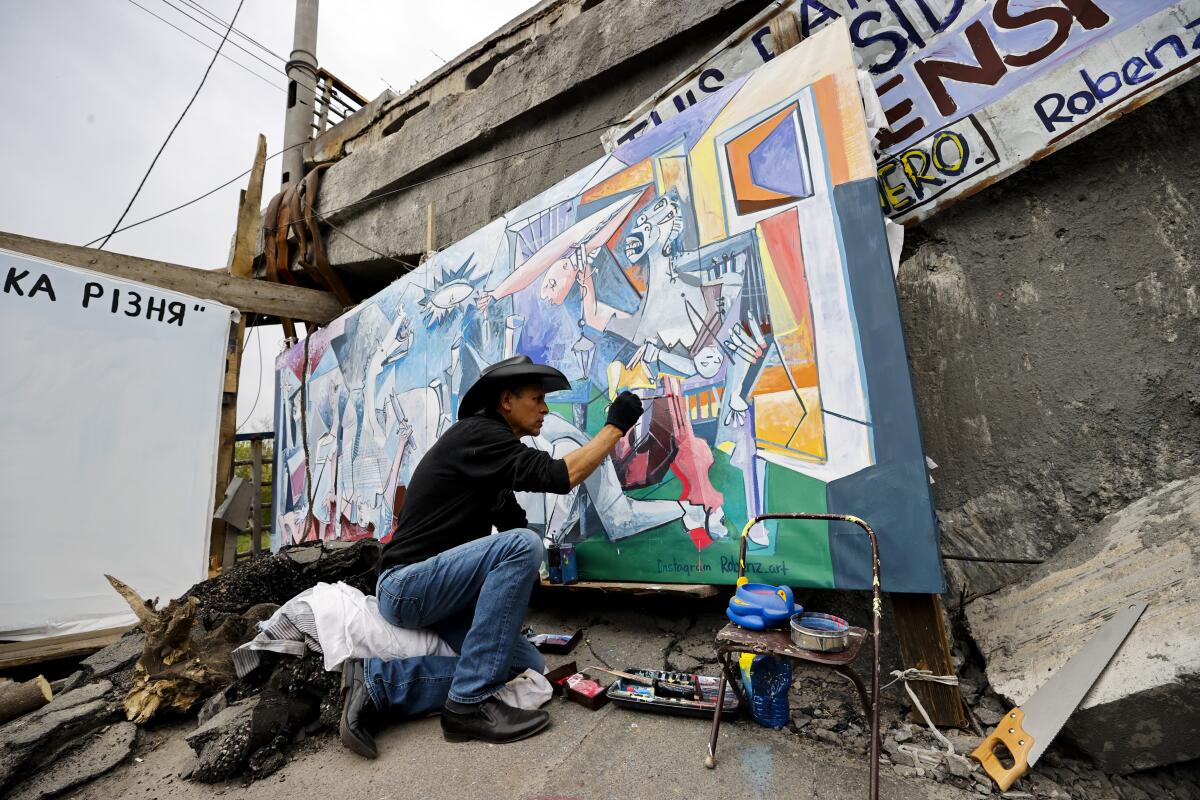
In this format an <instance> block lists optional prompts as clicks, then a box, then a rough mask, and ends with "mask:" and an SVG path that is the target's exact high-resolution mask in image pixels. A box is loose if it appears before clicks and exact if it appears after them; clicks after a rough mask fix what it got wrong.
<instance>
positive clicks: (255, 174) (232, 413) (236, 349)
mask: <svg viewBox="0 0 1200 800" xmlns="http://www.w3.org/2000/svg"><path fill="white" fill-rule="evenodd" d="M266 162H267V138H266V137H265V136H263V135H262V134H261V133H260V134H259V135H258V142H257V146H256V147H255V151H254V163H253V164H252V165H251V167H250V181H249V183H248V184H247V185H246V188H245V190H244V191H243V192H242V193H241V196H240V197H239V200H238V213H237V228H236V229H235V231H234V236H233V252H232V253H230V255H229V273H230V276H231V277H235V278H241V279H249V277H250V274H251V271H252V269H253V265H254V248H255V244H256V238H255V237H256V236H257V235H258V229H259V226H260V225H261V224H262V211H261V209H260V208H259V207H260V206H261V205H262V184H263V173H264V171H265V168H266ZM231 327H232V330H231V331H230V335H229V347H228V350H227V351H226V353H225V394H224V396H223V398H222V403H221V432H220V439H219V441H218V445H217V447H218V450H217V487H216V497H215V498H214V500H213V507H214V508H216V507H217V506H218V505H220V503H221V500H222V499H223V498H224V496H225V490H226V489H227V488H228V487H229V482H230V481H231V480H233V458H234V453H233V450H234V441H235V438H236V436H237V392H238V379H239V376H240V375H241V370H242V342H243V341H244V340H245V333H246V317H245V315H242V316H241V317H239V318H238V321H237V322H236V323H235V324H234V325H233V326H231ZM228 531H229V526H228V525H227V524H226V523H225V522H224V520H218V519H214V520H213V521H212V533H211V537H210V539H209V548H208V557H209V568H210V569H216V568H217V567H218V566H219V567H220V568H221V569H224V568H226V567H231V566H233V563H234V561H235V560H236V558H237V537H236V536H229V535H228Z"/></svg>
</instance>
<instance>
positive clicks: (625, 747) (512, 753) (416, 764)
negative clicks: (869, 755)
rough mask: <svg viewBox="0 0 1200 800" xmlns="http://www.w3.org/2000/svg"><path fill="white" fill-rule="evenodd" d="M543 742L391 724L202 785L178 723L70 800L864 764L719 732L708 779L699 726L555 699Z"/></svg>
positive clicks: (776, 779)
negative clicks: (370, 756) (251, 777)
mask: <svg viewBox="0 0 1200 800" xmlns="http://www.w3.org/2000/svg"><path fill="white" fill-rule="evenodd" d="M548 708H549V709H550V714H551V717H552V719H553V724H552V726H551V728H550V729H549V730H548V731H547V732H546V733H544V734H541V735H539V736H536V737H534V738H533V739H529V740H526V741H524V742H518V743H515V744H511V745H492V746H489V745H486V744H481V743H478V742H471V743H466V744H449V743H447V742H445V741H443V740H442V738H441V732H440V727H439V723H438V720H437V719H435V718H430V719H424V720H417V721H411V722H400V723H396V724H394V725H392V726H390V727H389V728H387V729H386V730H385V731H383V732H382V733H381V735H380V736H379V738H378V744H379V750H380V756H379V758H378V759H376V760H374V761H367V760H365V759H362V758H359V757H358V756H355V755H354V754H353V753H351V752H349V751H348V750H346V749H345V748H343V747H342V746H341V744H340V743H339V742H338V741H337V740H336V739H335V738H333V737H321V738H320V739H316V740H309V741H308V742H306V743H304V744H303V745H301V747H300V751H301V752H299V753H298V754H297V755H296V757H295V758H293V759H292V760H291V762H290V763H288V764H287V765H286V766H284V767H283V768H282V769H280V771H279V772H277V773H275V774H274V775H272V776H271V777H269V778H267V779H265V780H262V781H258V782H255V783H252V784H250V785H249V786H245V787H242V786H241V784H240V783H233V782H231V783H227V784H218V785H217V786H215V787H213V786H206V785H201V784H196V783H191V782H188V781H183V780H181V779H180V778H178V774H179V771H180V770H181V769H182V768H183V767H184V765H186V764H187V762H188V760H189V757H190V756H189V750H188V747H187V745H186V743H185V742H184V741H183V738H182V734H183V733H184V732H185V731H186V726H167V727H163V728H159V729H156V730H154V731H151V732H149V733H148V735H147V737H146V741H145V743H144V744H143V745H142V746H141V748H139V751H138V755H139V756H142V757H143V761H142V762H141V763H137V762H134V761H130V762H127V763H126V764H124V765H122V766H120V767H118V768H117V769H116V770H114V771H112V772H111V773H109V774H107V775H104V776H102V777H100V778H98V779H97V780H95V781H93V782H92V783H90V784H88V785H87V786H85V787H83V788H82V789H80V790H78V791H77V792H76V793H75V794H74V795H73V797H75V798H78V799H79V800H109V798H111V797H123V796H142V795H146V793H147V792H148V793H149V794H148V795H147V796H151V795H153V796H158V797H163V796H169V797H171V798H172V800H193V798H195V799H197V800H198V799H199V798H204V799H205V800H207V799H208V798H211V797H212V796H213V793H214V789H215V790H216V793H217V794H221V793H222V792H223V791H225V790H226V789H228V790H234V791H236V792H237V795H238V796H239V797H241V798H245V799H246V800H291V798H293V797H295V796H297V792H300V793H302V794H303V796H305V797H320V798H322V799H323V800H336V799H337V798H354V799H355V800H361V798H363V797H370V798H372V800H401V799H402V798H410V797H421V798H428V800H495V799H496V798H504V800H534V799H535V798H537V799H538V800H540V799H542V798H550V797H555V798H580V799H581V800H582V799H583V798H587V799H588V800H600V798H613V799H614V800H634V799H642V798H654V799H655V800H665V798H676V797H678V798H717V797H730V798H747V799H748V800H749V799H750V798H771V800H774V798H776V797H808V798H815V799H818V800H843V798H852V797H865V796H866V791H867V764H866V758H865V757H861V756H860V757H853V758H847V754H846V751H845V750H843V749H841V748H836V747H831V746H830V747H826V746H823V745H819V744H815V743H807V742H804V741H803V740H801V739H799V738H798V737H796V736H794V735H792V734H789V733H788V732H786V731H769V730H766V729H763V728H759V727H758V726H756V725H754V724H753V723H745V722H743V723H737V724H732V725H730V726H729V727H728V728H726V729H725V730H724V732H723V734H722V738H721V746H720V749H719V756H720V762H719V763H718V765H717V768H716V769H715V770H707V769H705V768H704V765H703V753H704V747H705V743H706V741H707V734H708V725H707V722H706V721H704V720H693V719H682V718H673V717H662V716H657V715H652V714H639V713H636V712H632V711H626V710H623V709H619V708H616V707H614V706H611V705H610V706H606V707H605V708H603V709H601V710H599V711H594V712H593V711H588V710H587V709H585V708H583V707H582V706H579V705H576V704H574V703H568V702H565V701H561V700H554V701H552V702H551V704H550V705H549V706H548ZM890 772H891V770H890V768H884V770H883V775H882V786H881V793H880V794H881V796H882V797H888V798H896V800H932V799H933V798H939V799H941V798H944V799H945V800H963V798H966V797H970V796H974V795H973V793H971V792H965V791H962V790H959V789H956V788H954V787H952V786H949V785H947V784H935V783H932V782H928V781H924V780H911V781H908V780H902V779H899V778H897V777H895V776H894V775H892V774H889V773H890Z"/></svg>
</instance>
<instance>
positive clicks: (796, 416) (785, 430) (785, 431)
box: [754, 387, 828, 463]
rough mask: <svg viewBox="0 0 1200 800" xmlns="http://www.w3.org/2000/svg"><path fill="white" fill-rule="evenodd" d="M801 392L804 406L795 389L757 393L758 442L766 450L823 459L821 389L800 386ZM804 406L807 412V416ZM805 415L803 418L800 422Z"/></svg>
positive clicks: (825, 454) (813, 460) (755, 399)
mask: <svg viewBox="0 0 1200 800" xmlns="http://www.w3.org/2000/svg"><path fill="white" fill-rule="evenodd" d="M799 394H800V398H803V400H804V405H803V406H801V404H800V400H799V399H798V398H797V397H796V392H793V391H791V390H788V391H783V392H770V393H768V394H760V395H755V397H754V429H755V433H756V435H757V438H758V446H759V448H761V449H762V450H764V451H767V452H771V453H776V454H779V455H785V456H789V457H791V458H799V459H802V460H806V461H812V462H814V463H824V462H825V461H826V460H827V459H828V454H827V453H826V451H825V426H824V424H823V422H822V416H821V395H820V392H818V391H817V389H816V388H815V387H811V388H807V389H800V390H799ZM805 408H807V410H808V415H807V416H804V410H805ZM802 416H803V417H804V421H803V422H801V423H800V424H799V425H797V424H796V423H797V421H798V420H800V418H801V417H802Z"/></svg>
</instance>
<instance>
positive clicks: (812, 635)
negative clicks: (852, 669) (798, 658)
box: [791, 611, 850, 653]
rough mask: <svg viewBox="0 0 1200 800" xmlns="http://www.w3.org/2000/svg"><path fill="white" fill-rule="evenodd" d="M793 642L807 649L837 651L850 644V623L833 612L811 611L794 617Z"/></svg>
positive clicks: (825, 651)
mask: <svg viewBox="0 0 1200 800" xmlns="http://www.w3.org/2000/svg"><path fill="white" fill-rule="evenodd" d="M791 628H792V643H793V644H795V645H796V646H797V647H802V648H804V649H805V650H817V651H819V652H822V653H836V652H838V651H839V650H845V649H846V648H847V647H848V646H849V645H850V623H848V622H846V620H844V619H842V618H841V617H835V616H833V615H832V614H820V613H817V612H815V611H809V612H806V613H804V614H797V615H796V616H794V617H792V621H791Z"/></svg>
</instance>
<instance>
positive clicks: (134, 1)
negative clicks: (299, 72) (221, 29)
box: [126, 0, 287, 93]
mask: <svg viewBox="0 0 1200 800" xmlns="http://www.w3.org/2000/svg"><path fill="white" fill-rule="evenodd" d="M126 2H128V3H129V4H131V5H134V6H137V7H138V8H140V9H141V10H142V11H145V12H146V13H147V14H149V15H150V16H152V17H154V18H155V19H157V20H158V21H159V22H161V23H163V24H164V25H169V26H170V27H172V28H174V29H175V30H177V31H179V32H180V33H182V34H183V35H184V36H186V37H188V38H189V39H191V40H192V41H193V42H195V43H197V44H198V45H200V46H201V47H205V48H207V49H209V50H212V51H213V52H217V49H216V48H215V47H213V46H212V45H211V44H209V43H208V42H206V41H204V40H203V39H199V38H197V37H195V36H193V35H192V34H190V33H188V32H187V31H185V30H184V29H183V28H181V27H179V26H178V25H176V24H175V23H174V22H171V21H170V20H169V19H167V18H166V17H162V16H159V15H158V14H155V13H154V12H153V11H151V10H150V9H148V8H146V7H145V6H144V5H142V4H141V3H139V2H137V0H126ZM220 56H221V58H223V59H225V60H226V61H230V62H233V63H234V64H235V65H237V66H239V67H241V68H242V69H244V70H245V71H246V72H249V73H250V74H251V75H253V76H254V77H256V78H258V79H259V80H260V81H262V82H263V83H265V84H267V85H268V86H270V87H272V88H274V89H278V90H279V91H281V92H285V93H286V92H287V88H286V87H284V86H280V85H279V84H278V83H272V82H271V81H270V80H269V79H267V78H264V77H263V76H262V75H260V74H258V73H257V72H255V71H254V70H252V69H250V68H249V67H247V66H246V65H245V64H243V63H242V62H240V61H238V60H237V59H236V58H234V57H233V56H230V55H229V54H228V53H220Z"/></svg>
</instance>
